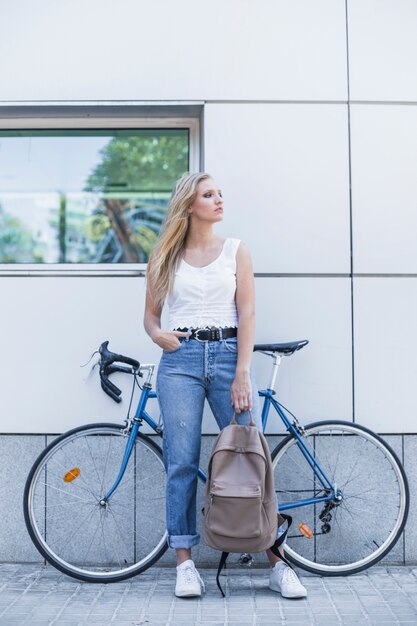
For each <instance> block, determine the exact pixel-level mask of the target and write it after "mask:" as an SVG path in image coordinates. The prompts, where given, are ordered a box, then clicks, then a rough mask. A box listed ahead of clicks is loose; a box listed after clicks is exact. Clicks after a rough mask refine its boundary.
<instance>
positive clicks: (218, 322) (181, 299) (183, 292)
mask: <svg viewBox="0 0 417 626" xmlns="http://www.w3.org/2000/svg"><path fill="white" fill-rule="evenodd" d="M239 244H240V239H230V238H229V239H226V240H225V242H224V244H223V249H222V251H221V253H220V255H219V256H218V257H217V259H215V260H214V261H213V262H212V263H209V264H208V265H205V266H204V267H194V266H192V265H189V264H188V263H186V261H184V259H182V260H181V261H180V263H179V265H178V269H177V271H176V272H175V279H174V285H173V289H172V292H171V293H170V294H169V296H168V297H167V304H168V306H169V328H170V329H171V330H174V329H175V328H205V327H206V326H221V327H223V328H224V327H225V326H237V325H238V315H237V310H236V302H235V293H236V252H237V249H238V247H239Z"/></svg>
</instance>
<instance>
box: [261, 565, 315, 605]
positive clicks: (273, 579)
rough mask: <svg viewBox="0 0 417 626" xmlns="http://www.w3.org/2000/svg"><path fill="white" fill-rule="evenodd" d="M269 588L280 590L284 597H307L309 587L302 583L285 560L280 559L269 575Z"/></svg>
mask: <svg viewBox="0 0 417 626" xmlns="http://www.w3.org/2000/svg"><path fill="white" fill-rule="evenodd" d="M269 588H270V589H272V591H278V592H280V593H281V595H282V597H283V598H305V597H306V596H307V589H306V588H305V587H303V585H302V584H301V583H300V581H299V578H298V576H297V574H296V573H295V572H294V570H293V569H292V568H291V567H289V566H288V565H287V564H286V563H284V561H278V563H276V564H275V566H274V567H273V568H271V573H270V575H269Z"/></svg>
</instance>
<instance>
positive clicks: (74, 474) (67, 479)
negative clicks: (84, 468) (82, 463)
mask: <svg viewBox="0 0 417 626" xmlns="http://www.w3.org/2000/svg"><path fill="white" fill-rule="evenodd" d="M80 473H81V470H80V468H79V467H73V468H72V469H70V471H69V472H67V473H66V474H65V476H64V483H72V481H73V480H75V479H76V478H78V476H79V475H80Z"/></svg>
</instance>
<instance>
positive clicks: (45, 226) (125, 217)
mask: <svg viewBox="0 0 417 626" xmlns="http://www.w3.org/2000/svg"><path fill="white" fill-rule="evenodd" d="M90 123H92V122H91V121H90ZM101 124H103V120H101ZM107 124H108V125H109V126H108V127H106V128H95V129H91V128H85V127H84V128H83V127H81V128H65V129H32V130H26V129H24V130H23V129H22V130H0V263H3V264H5V263H6V264H22V263H23V264H33V263H36V264H55V263H60V264H62V263H63V264H74V263H76V264H102V263H106V264H109V263H111V264H114V263H116V264H117V263H146V261H147V260H148V256H149V253H150V251H151V250H152V248H153V246H154V243H155V240H156V237H157V235H158V232H159V229H160V226H161V223H162V220H163V218H164V215H165V211H166V207H167V203H168V200H169V197H170V193H171V189H172V187H173V184H174V182H175V180H176V179H177V178H179V177H180V176H181V175H182V174H183V173H184V172H185V171H187V170H189V169H190V167H193V164H192V159H190V128H189V127H187V124H186V123H182V124H179V125H177V126H176V127H174V128H171V127H168V126H169V125H168V124H166V127H162V126H160V125H158V126H155V127H152V126H150V125H148V127H143V128H140V127H135V128H127V127H126V125H127V121H126V120H125V121H124V126H125V127H123V128H117V127H116V128H111V126H110V124H111V121H109V120H107ZM150 124H152V120H150ZM80 126H85V123H84V124H82V125H80ZM135 126H136V124H135ZM194 167H195V165H194Z"/></svg>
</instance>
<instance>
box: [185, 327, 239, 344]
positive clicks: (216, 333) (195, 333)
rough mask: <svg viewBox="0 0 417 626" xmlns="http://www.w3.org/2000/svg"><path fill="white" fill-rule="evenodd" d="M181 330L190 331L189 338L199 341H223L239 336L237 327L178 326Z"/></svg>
mask: <svg viewBox="0 0 417 626" xmlns="http://www.w3.org/2000/svg"><path fill="white" fill-rule="evenodd" d="M175 330H179V331H181V332H184V333H186V332H189V333H190V334H189V339H197V341H221V340H222V339H230V338H231V337H237V328H214V327H213V328H176V329H175Z"/></svg>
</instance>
